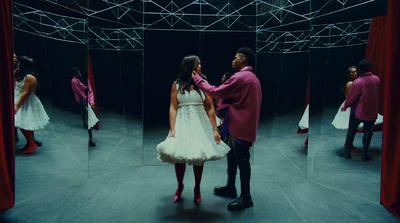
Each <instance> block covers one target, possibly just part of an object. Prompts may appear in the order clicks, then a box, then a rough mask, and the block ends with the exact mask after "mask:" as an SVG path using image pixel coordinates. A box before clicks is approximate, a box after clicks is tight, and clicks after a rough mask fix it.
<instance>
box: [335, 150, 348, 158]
mask: <svg viewBox="0 0 400 223" xmlns="http://www.w3.org/2000/svg"><path fill="white" fill-rule="evenodd" d="M337 155H338V156H340V157H343V158H345V159H351V153H350V152H349V153H346V152H345V151H338V152H337Z"/></svg>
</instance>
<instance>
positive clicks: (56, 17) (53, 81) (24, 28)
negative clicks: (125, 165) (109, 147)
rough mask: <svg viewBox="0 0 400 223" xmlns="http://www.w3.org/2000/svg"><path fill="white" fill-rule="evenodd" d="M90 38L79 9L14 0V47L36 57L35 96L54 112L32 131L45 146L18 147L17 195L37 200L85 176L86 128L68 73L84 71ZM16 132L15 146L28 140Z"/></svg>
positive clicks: (21, 145) (16, 163)
mask: <svg viewBox="0 0 400 223" xmlns="http://www.w3.org/2000/svg"><path fill="white" fill-rule="evenodd" d="M80 4H82V5H81V6H83V7H85V6H87V2H85V1H80ZM75 6H76V5H75ZM76 7H77V6H76ZM60 21H64V22H60ZM66 27H69V29H65V28H66ZM60 30H63V31H60ZM86 38H87V25H86V19H85V16H82V15H81V14H80V13H76V12H75V11H72V10H69V9H66V8H63V7H58V5H54V4H50V3H48V2H41V3H37V2H32V1H22V0H21V1H14V50H15V53H16V54H17V55H18V56H30V57H31V58H32V59H33V60H34V65H35V67H36V72H37V74H36V78H37V81H38V87H37V90H36V95H37V96H38V98H39V99H40V101H41V103H42V104H43V106H44V109H45V111H46V113H47V115H48V116H49V117H50V120H49V123H48V124H47V125H46V126H45V127H44V128H42V129H37V130H34V137H35V138H36V139H37V140H39V141H41V143H42V145H41V146H39V147H38V149H37V150H36V151H35V152H34V153H33V154H30V155H27V154H21V152H20V151H17V152H16V157H15V175H16V193H15V194H16V200H19V201H21V200H27V199H31V198H32V199H34V198H35V197H36V196H39V195H41V194H44V193H47V192H48V191H54V190H58V189H61V188H63V187H65V186H68V185H70V184H73V183H76V182H79V181H82V180H84V179H86V178H87V171H88V169H87V163H88V149H87V139H88V137H87V130H86V129H85V128H84V126H83V120H82V118H81V115H80V114H79V107H78V106H77V103H76V102H75V98H74V94H73V92H72V89H71V75H70V69H71V67H73V66H76V67H80V68H81V69H82V70H86V61H87V57H86V55H87V48H86V45H85V44H86ZM86 78H87V76H86ZM18 135H19V142H16V148H17V149H18V148H21V147H23V146H24V144H25V142H26V140H25V137H24V136H23V135H22V134H21V132H20V131H18ZM27 185H30V186H27Z"/></svg>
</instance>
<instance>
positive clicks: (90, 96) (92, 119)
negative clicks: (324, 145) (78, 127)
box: [87, 80, 99, 146]
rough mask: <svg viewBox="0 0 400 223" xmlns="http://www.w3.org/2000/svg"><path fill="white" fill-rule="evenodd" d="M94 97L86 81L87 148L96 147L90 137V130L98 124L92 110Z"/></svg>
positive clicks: (91, 136)
mask: <svg viewBox="0 0 400 223" xmlns="http://www.w3.org/2000/svg"><path fill="white" fill-rule="evenodd" d="M94 105H95V103H94V95H93V91H92V87H91V86H90V81H89V80H88V106H87V108H88V132H89V146H96V143H95V142H94V140H93V135H92V128H93V126H94V125H96V123H97V122H99V119H98V118H97V116H96V114H95V113H94V111H93V108H94Z"/></svg>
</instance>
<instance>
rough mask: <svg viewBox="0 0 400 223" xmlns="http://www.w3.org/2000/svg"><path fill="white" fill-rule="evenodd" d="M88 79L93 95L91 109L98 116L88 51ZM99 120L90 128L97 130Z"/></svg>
mask: <svg viewBox="0 0 400 223" xmlns="http://www.w3.org/2000/svg"><path fill="white" fill-rule="evenodd" d="M87 66H88V79H89V80H88V81H89V82H90V87H92V91H93V96H94V103H95V105H94V108H93V111H94V113H95V114H96V116H97V117H99V115H98V113H97V97H96V85H95V83H94V76H93V69H92V61H91V60H90V54H89V53H88V65H87ZM99 123H100V122H97V124H96V125H94V126H93V128H92V129H96V130H99V129H100V124H99Z"/></svg>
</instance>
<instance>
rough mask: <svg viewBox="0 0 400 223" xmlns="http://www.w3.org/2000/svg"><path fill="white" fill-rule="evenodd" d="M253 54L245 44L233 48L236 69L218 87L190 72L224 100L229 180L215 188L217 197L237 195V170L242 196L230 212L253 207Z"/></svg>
mask: <svg viewBox="0 0 400 223" xmlns="http://www.w3.org/2000/svg"><path fill="white" fill-rule="evenodd" d="M254 64H255V53H254V52H253V50H251V49H250V48H248V47H242V48H239V49H238V50H237V51H236V55H235V58H234V60H233V61H232V68H233V70H235V71H236V73H234V74H233V75H232V76H231V78H229V79H228V80H227V81H225V82H224V83H223V84H221V85H220V86H219V87H215V86H211V85H209V84H208V83H207V82H205V81H204V80H203V79H202V78H201V76H200V75H198V74H193V80H194V82H195V83H196V85H197V86H198V87H199V88H200V89H201V90H202V91H204V92H205V93H207V94H209V95H210V96H211V97H213V98H215V99H223V102H222V104H221V107H220V108H223V109H225V114H224V123H223V126H222V130H221V135H222V139H223V140H224V142H226V143H227V144H228V145H229V146H230V147H231V150H230V152H229V153H228V155H227V159H228V183H227V185H226V186H223V187H216V188H215V189H214V193H215V194H216V195H217V196H224V197H229V198H236V197H237V194H236V188H235V178H236V172H237V167H239V170H240V186H241V195H240V197H239V198H237V199H236V200H234V201H232V202H230V203H229V205H228V210H229V211H236V210H242V209H245V208H248V207H251V206H253V201H252V199H251V195H250V175H251V169H250V147H251V146H252V145H253V142H254V141H255V140H256V134H257V127H258V121H259V118H260V110H261V97H262V92H261V84H260V81H259V80H258V78H257V76H256V75H255V74H254V72H253V68H252V66H253V65H254Z"/></svg>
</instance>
